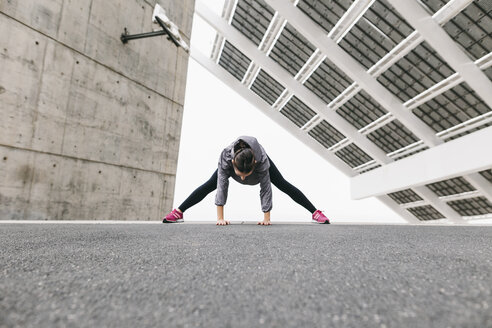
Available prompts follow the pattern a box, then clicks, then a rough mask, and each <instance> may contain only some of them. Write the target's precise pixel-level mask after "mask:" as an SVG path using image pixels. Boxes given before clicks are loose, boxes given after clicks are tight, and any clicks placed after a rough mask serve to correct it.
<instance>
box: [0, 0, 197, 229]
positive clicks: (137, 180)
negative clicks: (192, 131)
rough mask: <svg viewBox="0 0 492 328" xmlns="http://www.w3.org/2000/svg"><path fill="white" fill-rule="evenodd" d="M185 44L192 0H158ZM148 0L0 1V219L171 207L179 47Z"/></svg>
mask: <svg viewBox="0 0 492 328" xmlns="http://www.w3.org/2000/svg"><path fill="white" fill-rule="evenodd" d="M157 2H158V3H159V4H160V5H161V6H162V7H163V8H164V9H166V11H167V13H168V16H169V17H170V18H171V20H172V21H174V22H175V23H176V24H177V25H178V26H179V27H180V29H181V34H182V35H184V37H185V39H186V41H187V42H188V44H189V39H190V34H191V25H192V19H193V10H194V0H180V1H173V0H159V1H157ZM155 3H156V1H151V0H111V1H103V0H78V1H75V0H23V1H21V0H0V31H1V33H0V219H31V220H32V219H39V220H51V219H53V220H58V219H69V220H70V219H82V220H91V219H102V220H104V219H122V220H156V219H159V218H160V216H161V215H162V214H163V213H165V212H167V211H168V210H170V209H171V206H172V201H173V194H174V183H175V176H176V164H177V158H178V148H179V140H180V133H181V121H182V113H183V103H184V91H185V84H186V73H187V65H188V55H187V54H186V53H185V52H184V51H183V49H181V48H179V49H178V48H176V47H175V46H174V44H172V43H171V42H169V41H168V40H166V39H165V37H163V36H160V37H154V38H148V39H142V40H134V41H130V42H129V43H127V44H126V45H124V44H122V43H121V41H120V39H119V38H120V35H121V33H122V32H123V29H124V27H127V28H128V30H129V32H130V33H132V34H133V33H141V32H149V31H151V30H152V28H153V27H152V23H151V17H152V11H153V7H154V5H155Z"/></svg>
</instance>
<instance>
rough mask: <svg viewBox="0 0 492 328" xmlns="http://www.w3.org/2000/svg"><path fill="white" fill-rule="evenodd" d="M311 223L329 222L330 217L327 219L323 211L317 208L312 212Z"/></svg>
mask: <svg viewBox="0 0 492 328" xmlns="http://www.w3.org/2000/svg"><path fill="white" fill-rule="evenodd" d="M313 223H326V224H330V219H328V218H327V217H326V216H325V215H324V214H323V212H321V211H320V210H317V211H316V212H314V213H313Z"/></svg>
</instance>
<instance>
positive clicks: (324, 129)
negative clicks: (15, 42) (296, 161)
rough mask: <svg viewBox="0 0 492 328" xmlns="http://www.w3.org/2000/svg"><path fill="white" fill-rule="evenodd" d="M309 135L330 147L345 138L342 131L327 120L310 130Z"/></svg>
mask: <svg viewBox="0 0 492 328" xmlns="http://www.w3.org/2000/svg"><path fill="white" fill-rule="evenodd" d="M309 135H310V136H311V137H312V138H314V139H315V140H316V141H318V142H319V143H320V144H322V145H323V146H324V147H325V148H329V147H331V146H333V145H334V144H336V143H338V142H340V141H342V140H343V139H345V136H344V135H343V134H342V133H340V131H338V130H337V129H335V128H334V127H333V126H332V125H331V124H330V123H328V122H326V121H325V120H323V121H322V122H321V123H320V124H318V125H316V126H315V127H314V128H313V129H311V131H309Z"/></svg>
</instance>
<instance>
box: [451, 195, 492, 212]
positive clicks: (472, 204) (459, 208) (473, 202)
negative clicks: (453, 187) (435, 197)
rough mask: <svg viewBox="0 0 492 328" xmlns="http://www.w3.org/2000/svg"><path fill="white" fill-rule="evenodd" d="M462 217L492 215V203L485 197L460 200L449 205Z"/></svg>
mask: <svg viewBox="0 0 492 328" xmlns="http://www.w3.org/2000/svg"><path fill="white" fill-rule="evenodd" d="M447 204H448V205H449V206H451V208H453V210H455V211H456V212H458V213H459V214H460V215H461V216H473V215H484V214H490V213H492V203H490V202H489V201H488V200H487V199H486V198H485V197H475V198H468V199H460V200H455V201H451V202H448V203H447Z"/></svg>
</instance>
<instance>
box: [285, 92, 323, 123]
mask: <svg viewBox="0 0 492 328" xmlns="http://www.w3.org/2000/svg"><path fill="white" fill-rule="evenodd" d="M280 113H281V114H282V115H284V116H285V117H287V118H288V119H289V120H291V121H292V122H293V123H294V124H295V125H297V127H299V128H300V127H302V126H304V125H305V124H306V123H307V122H308V121H309V120H310V119H312V118H313V117H314V115H316V112H315V111H313V110H312V109H311V108H309V107H308V106H307V105H306V104H305V103H303V102H302V101H301V100H300V99H299V98H297V97H296V96H293V97H292V98H291V99H290V100H289V102H287V104H285V106H284V107H283V108H282V110H281V111H280Z"/></svg>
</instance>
